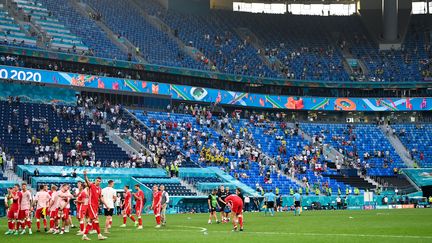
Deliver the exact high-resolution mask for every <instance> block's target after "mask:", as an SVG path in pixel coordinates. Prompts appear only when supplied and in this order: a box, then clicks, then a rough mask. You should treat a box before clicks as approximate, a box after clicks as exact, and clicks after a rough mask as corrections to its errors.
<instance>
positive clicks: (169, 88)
mask: <svg viewBox="0 0 432 243" xmlns="http://www.w3.org/2000/svg"><path fill="white" fill-rule="evenodd" d="M0 78H2V79H13V80H22V81H29V82H44V83H51V84H60V85H69V86H79V87H88V88H99V89H110V90H121V91H129V92H140V93H148V94H161V95H169V96H171V97H172V99H175V100H185V101H200V102H208V103H220V104H225V105H236V106H244V107H246V106H247V107H259V108H277V109H287V110H325V111H429V110H432V98H421V97H420V98H327V97H298V96H283V95H265V94H255V93H246V92H235V91H228V90H219V89H210V88H202V87H192V86H186V85H174V84H167V83H157V82H151V81H139V80H130V79H120V78H110V77H101V76H97V75H85V74H76V73H65V72H54V71H46V70H39V69H29V68H20V67H11V66H3V65H0Z"/></svg>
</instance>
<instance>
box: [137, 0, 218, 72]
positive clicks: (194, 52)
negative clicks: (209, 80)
mask: <svg viewBox="0 0 432 243" xmlns="http://www.w3.org/2000/svg"><path fill="white" fill-rule="evenodd" d="M129 2H130V3H131V4H132V5H133V6H135V7H136V9H137V10H138V11H139V13H140V14H141V15H142V16H143V17H144V18H145V19H146V20H147V21H148V22H149V23H150V24H152V25H153V26H154V27H155V28H157V29H159V30H161V31H163V32H165V33H167V34H168V36H169V37H170V38H171V39H172V40H174V41H175V42H176V43H177V45H178V46H179V48H180V49H181V50H182V51H183V52H184V53H186V54H188V55H189V56H190V57H191V58H192V59H194V60H197V59H198V58H199V57H201V56H205V55H204V54H203V53H202V52H201V51H199V50H198V49H197V48H195V47H191V46H187V45H186V44H185V43H184V42H183V41H182V40H181V39H180V38H178V37H177V36H176V34H175V32H176V31H175V30H173V29H172V28H171V27H170V26H168V25H167V24H166V23H165V22H163V21H162V20H161V19H159V18H158V17H157V16H155V15H151V14H149V13H147V12H146V11H145V9H146V8H145V6H144V5H142V2H141V1H137V0H129ZM207 66H208V69H211V68H212V66H213V62H211V60H209V63H208V65H207ZM214 66H216V65H214Z"/></svg>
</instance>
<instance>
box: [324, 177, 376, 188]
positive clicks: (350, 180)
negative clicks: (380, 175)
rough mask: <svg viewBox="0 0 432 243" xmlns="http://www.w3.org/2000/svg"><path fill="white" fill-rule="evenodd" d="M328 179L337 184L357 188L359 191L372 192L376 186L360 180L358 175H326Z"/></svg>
mask: <svg viewBox="0 0 432 243" xmlns="http://www.w3.org/2000/svg"><path fill="white" fill-rule="evenodd" d="M328 177H329V178H330V179H334V180H336V181H338V182H343V183H345V184H348V185H350V186H353V187H357V188H359V189H360V190H372V189H375V188H376V186H374V185H373V184H371V183H370V182H367V181H366V180H365V179H363V178H361V177H360V176H358V175H350V176H344V175H328Z"/></svg>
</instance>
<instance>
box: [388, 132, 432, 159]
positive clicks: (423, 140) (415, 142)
mask: <svg viewBox="0 0 432 243" xmlns="http://www.w3.org/2000/svg"><path fill="white" fill-rule="evenodd" d="M391 127H392V128H394V129H395V132H396V134H393V135H394V136H398V137H399V139H400V140H401V141H402V142H403V144H404V145H405V146H406V148H407V149H408V150H409V151H410V155H411V157H412V158H413V159H415V161H416V162H417V163H418V165H419V166H421V167H432V160H431V159H432V136H431V132H432V125H430V124H396V125H392V126H391Z"/></svg>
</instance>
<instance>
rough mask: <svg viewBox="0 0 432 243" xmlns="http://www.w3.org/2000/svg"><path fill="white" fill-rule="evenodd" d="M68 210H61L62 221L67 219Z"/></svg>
mask: <svg viewBox="0 0 432 243" xmlns="http://www.w3.org/2000/svg"><path fill="white" fill-rule="evenodd" d="M69 213H70V209H69V208H63V215H62V219H64V220H66V219H68V218H69Z"/></svg>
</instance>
